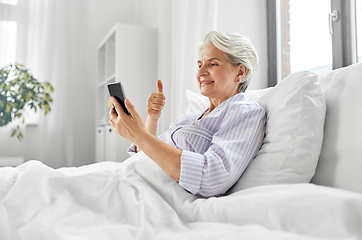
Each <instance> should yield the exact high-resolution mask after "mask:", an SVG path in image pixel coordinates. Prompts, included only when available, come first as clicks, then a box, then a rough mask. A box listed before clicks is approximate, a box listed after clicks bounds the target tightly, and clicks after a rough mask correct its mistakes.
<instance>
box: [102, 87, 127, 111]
mask: <svg viewBox="0 0 362 240" xmlns="http://www.w3.org/2000/svg"><path fill="white" fill-rule="evenodd" d="M107 87H108V91H109V95H110V96H111V97H115V98H116V99H117V101H118V102H119V104H120V105H121V106H122V108H123V111H124V112H125V113H127V114H128V115H130V113H129V112H128V110H127V108H126V106H125V105H124V100H125V99H126V95H125V94H124V91H123V87H122V84H121V83H120V82H116V83H109V84H108V85H107ZM116 113H117V111H116ZM117 114H118V113H117Z"/></svg>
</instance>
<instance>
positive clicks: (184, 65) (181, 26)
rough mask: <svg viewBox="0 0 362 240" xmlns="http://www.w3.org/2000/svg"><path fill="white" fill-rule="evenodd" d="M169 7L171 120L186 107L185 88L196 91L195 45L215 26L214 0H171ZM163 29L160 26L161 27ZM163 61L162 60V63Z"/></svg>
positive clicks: (196, 46)
mask: <svg viewBox="0 0 362 240" xmlns="http://www.w3.org/2000/svg"><path fill="white" fill-rule="evenodd" d="M169 7H170V8H171V13H172V14H171V26H170V27H171V39H170V40H171V57H170V62H171V73H170V75H171V81H170V85H171V87H170V92H171V96H172V97H171V98H169V99H171V101H170V102H169V103H167V104H169V106H170V109H169V112H170V114H167V115H168V116H169V117H170V118H169V119H168V122H172V121H173V120H175V118H176V117H178V116H179V115H180V114H182V113H183V112H184V111H185V110H186V107H187V102H186V96H185V90H186V89H190V90H193V91H199V88H198V85H197V81H196V77H195V76H196V71H197V60H198V46H199V43H200V42H201V41H202V40H203V38H204V36H205V35H206V34H207V33H208V32H209V31H211V30H215V29H216V17H217V0H198V1H193V0H185V1H179V0H173V1H172V2H171V4H170V6H169ZM161 30H162V29H161ZM161 64H162V62H161Z"/></svg>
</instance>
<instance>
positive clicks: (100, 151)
mask: <svg viewBox="0 0 362 240" xmlns="http://www.w3.org/2000/svg"><path fill="white" fill-rule="evenodd" d="M104 139H105V136H104V127H97V128H96V162H102V161H104V160H105V159H104Z"/></svg>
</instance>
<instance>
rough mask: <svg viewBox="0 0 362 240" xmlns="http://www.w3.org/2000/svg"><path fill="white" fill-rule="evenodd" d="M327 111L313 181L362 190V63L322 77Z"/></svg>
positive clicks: (321, 82) (321, 81) (320, 80)
mask: <svg viewBox="0 0 362 240" xmlns="http://www.w3.org/2000/svg"><path fill="white" fill-rule="evenodd" d="M319 82H320V84H321V86H322V89H323V91H324V93H325V98H326V103H327V115H326V123H325V128H324V133H325V136H324V141H323V148H322V152H321V156H320V159H319V162H318V167H317V171H316V174H315V176H314V178H313V179H312V182H313V183H316V184H322V185H327V186H332V187H337V188H342V189H347V190H353V191H357V192H362V160H361V158H362V157H361V156H362V127H361V125H362V124H361V123H362V110H361V106H362V94H361V91H362V63H358V64H354V65H352V66H349V67H346V68H341V69H337V70H335V71H332V72H330V73H329V74H327V75H324V76H323V77H322V78H320V79H319Z"/></svg>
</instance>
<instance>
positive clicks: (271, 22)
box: [266, 0, 358, 87]
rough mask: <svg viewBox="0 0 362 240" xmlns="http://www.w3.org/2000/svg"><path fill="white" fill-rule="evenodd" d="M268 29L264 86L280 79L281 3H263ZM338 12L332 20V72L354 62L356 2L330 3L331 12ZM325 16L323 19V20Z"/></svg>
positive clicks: (335, 0)
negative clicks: (266, 67)
mask: <svg viewBox="0 0 362 240" xmlns="http://www.w3.org/2000/svg"><path fill="white" fill-rule="evenodd" d="M266 4H267V27H268V32H267V35H268V86H269V87H272V86H275V85H276V84H277V83H278V82H279V81H281V80H282V79H283V65H284V64H283V54H282V51H283V47H282V44H283V41H282V36H283V28H282V15H281V11H282V0H267V1H266ZM333 10H336V11H337V12H338V19H337V20H336V21H332V26H330V27H332V28H333V35H332V69H337V68H341V67H346V66H348V65H351V64H354V63H356V62H357V61H358V60H357V58H358V52H357V29H356V0H331V11H330V12H331V13H332V11H333ZM327 17H328V16H326V21H327V20H328V19H327Z"/></svg>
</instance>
